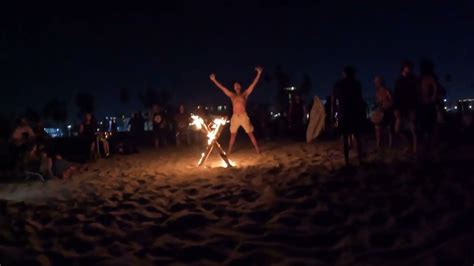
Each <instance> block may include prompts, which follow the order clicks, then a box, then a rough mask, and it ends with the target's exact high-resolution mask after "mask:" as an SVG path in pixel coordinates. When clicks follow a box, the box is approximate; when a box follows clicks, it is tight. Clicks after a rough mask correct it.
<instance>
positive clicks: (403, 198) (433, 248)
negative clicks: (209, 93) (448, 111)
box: [0, 142, 474, 266]
mask: <svg viewBox="0 0 474 266" xmlns="http://www.w3.org/2000/svg"><path fill="white" fill-rule="evenodd" d="M262 150H263V154H262V155H256V154H255V153H254V152H253V150H252V149H251V148H250V147H240V149H238V150H236V152H235V154H233V155H232V156H231V159H232V161H233V162H235V163H236V167H234V168H227V169H226V168H223V167H222V166H221V161H220V160H219V158H218V157H217V156H216V155H215V154H214V155H213V156H212V157H211V158H210V159H209V163H208V167H205V168H199V167H197V166H196V162H197V160H198V158H199V155H200V150H199V149H194V148H190V149H177V150H176V149H165V150H161V151H152V150H146V151H142V152H141V153H140V154H136V155H129V156H114V157H112V158H111V159H108V160H100V161H98V162H96V163H91V164H88V165H87V166H86V167H85V169H83V170H82V171H81V172H80V173H78V174H77V175H75V176H74V177H73V178H72V179H70V180H50V181H48V182H46V183H40V182H29V183H14V184H1V185H0V198H1V201H0V264H1V265H2V266H3V265H5V266H6V265H20V264H21V265H22V264H25V265H168V264H172V265H184V264H192V265H472V263H474V253H473V252H472V251H474V250H473V247H474V228H473V226H472V225H473V224H474V207H473V204H474V200H473V197H474V193H473V192H474V178H473V173H474V171H473V169H474V164H472V162H473V161H472V159H470V158H472V149H467V148H466V150H464V151H463V150H459V149H457V150H456V151H450V152H445V153H444V154H443V156H442V158H441V159H442V160H441V162H440V163H433V164H430V165H419V164H416V163H414V161H413V158H410V157H408V156H402V155H401V154H400V152H398V151H387V152H385V153H384V154H383V156H382V155H381V154H378V153H374V152H372V153H369V154H368V157H367V162H366V163H365V164H363V165H361V166H360V167H358V168H352V169H345V168H342V165H343V157H342V152H341V149H340V143H339V142H337V143H336V142H324V143H318V144H305V143H300V144H297V143H296V144H295V143H277V142H275V143H266V144H264V145H263V149H262Z"/></svg>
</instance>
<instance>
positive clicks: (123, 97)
mask: <svg viewBox="0 0 474 266" xmlns="http://www.w3.org/2000/svg"><path fill="white" fill-rule="evenodd" d="M119 98H120V102H121V103H122V104H127V103H129V102H130V93H129V91H128V89H127V88H121V89H120V95H119Z"/></svg>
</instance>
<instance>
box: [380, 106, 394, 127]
mask: <svg viewBox="0 0 474 266" xmlns="http://www.w3.org/2000/svg"><path fill="white" fill-rule="evenodd" d="M394 121H395V114H394V110H393V109H387V110H384V111H383V119H382V123H381V124H380V125H381V126H382V127H389V126H392V125H393V122H394Z"/></svg>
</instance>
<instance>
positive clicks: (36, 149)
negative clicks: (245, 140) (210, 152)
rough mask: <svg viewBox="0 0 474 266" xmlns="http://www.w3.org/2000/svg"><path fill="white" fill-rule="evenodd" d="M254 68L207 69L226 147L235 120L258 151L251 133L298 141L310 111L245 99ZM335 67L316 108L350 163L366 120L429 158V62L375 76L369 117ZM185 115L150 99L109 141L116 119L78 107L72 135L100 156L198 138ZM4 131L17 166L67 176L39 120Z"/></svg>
mask: <svg viewBox="0 0 474 266" xmlns="http://www.w3.org/2000/svg"><path fill="white" fill-rule="evenodd" d="M255 69H256V72H257V75H256V77H255V79H254V81H253V82H252V84H250V85H249V87H248V88H247V89H245V90H242V89H241V85H240V83H238V82H235V83H234V84H233V86H234V88H233V91H231V90H229V89H227V88H226V87H225V86H224V85H222V84H221V83H220V82H218V81H217V79H216V76H215V74H211V76H210V79H211V81H212V82H213V83H214V84H215V85H216V86H217V87H218V88H219V89H220V90H221V91H223V92H224V93H225V94H226V95H227V96H228V97H229V98H230V100H231V102H232V107H233V108H232V114H228V115H229V118H230V121H231V125H230V140H229V146H228V152H229V153H230V152H231V151H232V146H233V145H234V142H235V139H236V134H237V131H238V129H239V127H243V129H244V130H245V132H246V133H247V135H248V136H249V139H250V140H251V143H252V144H253V146H254V148H255V150H256V151H257V153H260V150H259V146H258V143H257V139H265V140H269V139H272V138H281V137H290V138H292V139H294V140H296V141H303V139H304V136H305V132H306V128H307V126H308V122H309V120H310V119H311V117H309V112H308V110H311V106H310V105H307V104H305V103H304V101H303V98H302V97H301V95H299V94H298V93H293V94H291V101H290V102H289V103H288V105H287V107H286V108H283V109H280V112H275V113H273V112H270V110H269V108H268V105H256V104H249V106H247V99H248V96H249V95H250V94H251V93H252V91H253V89H254V88H255V86H256V85H257V83H258V81H259V78H260V75H261V73H262V68H260V67H256V68H255ZM342 74H343V76H342V78H341V79H340V80H338V81H337V82H336V83H335V85H334V87H333V90H332V92H331V95H330V96H329V97H327V98H326V99H327V101H326V105H325V108H324V110H321V112H324V113H325V114H324V115H325V116H326V120H325V121H326V122H325V123H326V132H329V131H331V132H337V133H336V134H330V135H332V136H340V137H341V138H342V140H343V153H344V158H345V162H346V164H349V151H350V150H351V148H352V147H355V148H356V149H355V150H356V151H357V155H358V159H359V161H362V160H363V156H364V153H363V147H362V146H363V143H364V141H363V139H362V135H363V134H362V133H363V132H366V130H367V125H368V122H369V121H371V122H372V123H373V129H374V131H375V134H374V135H375V145H376V148H377V150H382V148H383V146H384V145H382V143H384V141H383V140H384V139H385V138H386V139H387V140H388V141H387V146H388V148H392V146H393V144H394V142H395V141H399V142H403V143H405V148H404V151H405V152H406V153H411V154H415V155H416V156H417V158H419V159H422V160H429V159H431V158H432V156H433V155H434V154H435V153H436V152H435V150H436V148H437V143H438V139H439V135H440V129H441V127H442V124H443V122H444V120H445V108H444V104H443V99H444V98H445V94H446V92H445V89H444V88H443V86H442V85H441V84H440V82H439V80H438V78H437V76H436V74H435V71H434V67H433V64H432V63H431V62H429V61H422V62H421V63H420V72H419V75H418V76H417V75H415V74H414V71H413V64H412V63H411V62H403V63H402V65H401V71H400V75H399V77H398V78H397V80H396V82H395V84H394V87H393V90H391V89H389V88H388V86H387V84H386V83H385V81H384V78H383V77H382V76H379V75H377V76H375V77H374V81H373V82H374V88H375V92H374V98H375V105H374V106H372V110H371V112H370V113H371V115H370V119H368V113H369V112H368V109H370V108H369V107H368V106H367V103H366V102H365V101H364V99H363V96H362V86H361V83H360V82H359V81H358V80H357V78H356V70H355V68H353V67H350V66H348V67H345V68H344V69H343V73H342ZM318 100H319V99H318ZM192 113H194V114H197V115H199V116H201V117H202V118H204V119H207V118H209V119H210V117H211V115H210V114H208V113H207V111H206V110H205V109H204V108H198V109H197V110H193V111H192ZM230 115H231V116H230ZM190 119H191V112H189V111H188V110H187V108H186V107H185V105H184V104H180V105H179V106H178V108H176V110H173V109H169V108H168V109H167V108H162V107H161V106H160V105H158V104H155V105H153V106H152V108H151V111H150V113H149V115H148V116H147V117H144V116H143V115H142V113H141V112H136V113H134V114H133V116H132V118H131V119H130V120H129V123H128V131H129V133H128V134H126V135H127V138H125V140H121V141H118V142H117V141H116V142H115V143H113V144H114V145H113V146H112V147H111V144H109V139H110V137H111V136H115V134H116V133H117V127H116V125H114V124H112V126H108V127H107V128H103V127H102V126H101V125H100V124H99V123H97V121H96V119H95V118H94V116H93V115H92V114H91V113H86V114H85V115H84V118H83V120H82V122H81V124H80V127H79V130H78V131H79V137H80V138H81V139H82V140H83V141H84V142H85V143H87V148H88V152H89V157H90V159H92V160H93V159H96V158H98V157H106V158H107V157H109V156H110V154H111V153H112V152H117V153H122V152H124V151H125V150H128V151H129V152H130V151H131V152H135V151H137V150H138V149H137V147H139V146H143V145H146V144H147V143H148V145H150V146H153V147H154V148H156V149H160V148H162V147H165V146H170V145H176V146H178V147H181V146H189V145H193V144H197V145H205V138H206V137H205V136H204V135H203V134H202V133H201V132H197V131H194V130H192V129H191V128H190V126H189V125H190V122H191V121H190ZM462 121H463V122H462V123H463V125H468V126H469V127H470V128H471V129H472V114H470V116H469V115H466V116H463V120H462ZM369 123H370V122H369ZM146 129H148V130H147V131H148V132H146ZM254 132H255V134H254ZM147 135H148V136H150V135H151V137H152V139H151V140H150V139H148V138H146V137H145V136H147ZM8 138H9V141H8V143H9V151H10V152H9V155H10V157H11V158H13V159H14V161H15V165H16V166H15V167H18V166H19V165H20V166H22V167H24V166H25V164H26V162H27V161H35V162H36V163H37V164H38V165H39V168H40V169H41V170H40V172H41V173H42V174H44V175H45V176H68V175H69V173H70V171H72V170H73V169H74V167H73V166H72V164H70V163H69V162H67V161H66V160H64V159H63V158H62V156H61V154H59V152H58V151H57V149H56V148H55V145H54V142H53V141H51V138H50V137H49V136H48V134H47V133H46V132H45V131H44V127H43V124H42V123H41V121H38V122H36V123H33V124H31V123H29V121H27V120H26V119H25V118H24V117H21V118H19V119H18V121H17V123H16V126H15V127H14V129H12V130H11V133H10V136H9V137H8ZM144 140H145V141H144ZM146 140H149V141H148V142H147V141H146Z"/></svg>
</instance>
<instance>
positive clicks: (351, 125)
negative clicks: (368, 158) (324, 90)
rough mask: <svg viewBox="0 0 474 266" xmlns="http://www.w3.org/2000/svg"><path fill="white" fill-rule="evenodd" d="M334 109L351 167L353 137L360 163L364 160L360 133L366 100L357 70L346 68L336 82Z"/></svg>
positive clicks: (345, 153) (346, 158)
mask: <svg viewBox="0 0 474 266" xmlns="http://www.w3.org/2000/svg"><path fill="white" fill-rule="evenodd" d="M332 104H333V106H334V107H333V108H332V110H335V111H336V112H337V117H338V128H339V130H340V132H341V133H342V137H343V143H344V159H345V162H346V165H349V142H350V138H351V136H353V137H354V140H355V142H356V145H357V155H358V158H359V162H360V161H361V160H362V146H361V141H360V136H359V132H360V129H361V125H362V123H363V119H364V113H365V111H364V100H363V99H362V87H361V85H360V82H359V81H358V80H356V78H355V69H354V68H352V67H349V66H347V67H345V68H344V71H343V78H342V79H341V80H339V81H338V82H336V84H335V85H334V90H333V98H332Z"/></svg>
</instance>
